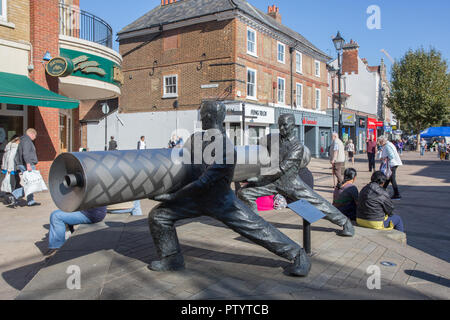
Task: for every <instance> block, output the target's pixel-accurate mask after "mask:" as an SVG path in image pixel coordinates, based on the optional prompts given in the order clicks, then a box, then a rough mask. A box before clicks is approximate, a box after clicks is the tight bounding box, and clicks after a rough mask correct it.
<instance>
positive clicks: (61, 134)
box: [0, 0, 122, 178]
mask: <svg viewBox="0 0 450 320" xmlns="http://www.w3.org/2000/svg"><path fill="white" fill-rule="evenodd" d="M0 3H1V6H0V161H1V158H2V155H3V150H4V148H5V146H6V144H7V143H8V141H9V140H10V139H11V137H12V136H14V135H23V134H24V133H25V131H26V129H27V128H35V129H36V130H37V132H38V136H37V139H36V141H35V145H36V149H37V154H38V159H39V164H38V169H39V170H40V171H41V173H42V175H43V176H44V178H47V176H48V171H49V168H50V166H51V163H52V162H53V160H54V159H55V157H56V156H58V155H59V154H60V153H61V152H71V151H78V149H79V148H80V147H83V143H82V141H83V140H86V139H85V137H83V135H82V128H81V127H82V124H81V123H80V120H82V119H83V117H84V116H85V114H87V113H89V111H90V110H91V109H93V108H94V106H97V108H98V104H97V105H96V104H95V102H97V101H98V100H100V99H102V100H108V99H115V100H117V97H118V96H119V95H120V83H121V81H122V80H121V79H120V66H121V62H122V58H121V57H120V55H119V54H118V53H117V52H115V51H114V50H112V49H111V47H112V30H111V27H110V26H109V25H108V24H107V23H106V22H104V21H103V20H101V19H100V18H98V17H95V16H93V15H90V14H88V13H86V12H84V11H82V10H80V8H79V5H80V3H79V0H0ZM94 20H95V23H96V26H95V28H96V32H97V35H96V36H94V33H93V30H92V29H89V27H86V26H87V25H89V22H92V21H94ZM83 63H84V64H83ZM113 102H114V100H113ZM112 104H113V103H112ZM79 107H80V108H79Z"/></svg>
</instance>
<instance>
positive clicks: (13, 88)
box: [0, 72, 79, 161]
mask: <svg viewBox="0 0 450 320" xmlns="http://www.w3.org/2000/svg"><path fill="white" fill-rule="evenodd" d="M78 105H79V101H78V100H74V99H70V98H67V97H64V96H61V95H59V94H57V93H54V92H52V91H50V90H47V89H45V88H43V87H41V86H39V85H38V84H36V83H35V82H33V81H32V80H30V79H29V78H28V77H26V76H24V75H20V74H13V73H6V72H0V161H1V159H2V158H3V153H4V150H5V147H6V145H7V144H8V142H9V141H10V140H11V138H12V137H13V136H15V135H18V136H22V135H23V134H25V131H26V129H28V128H29V121H28V120H29V116H28V114H29V111H32V110H29V109H30V108H32V107H47V108H56V109H60V112H63V113H65V114H71V113H72V109H75V108H78ZM31 123H32V122H31Z"/></svg>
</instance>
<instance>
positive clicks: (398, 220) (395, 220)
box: [384, 214, 405, 232]
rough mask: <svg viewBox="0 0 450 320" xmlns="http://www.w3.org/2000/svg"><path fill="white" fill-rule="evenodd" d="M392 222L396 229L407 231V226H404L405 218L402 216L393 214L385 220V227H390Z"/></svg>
mask: <svg viewBox="0 0 450 320" xmlns="http://www.w3.org/2000/svg"><path fill="white" fill-rule="evenodd" d="M390 222H392V223H393V224H394V229H395V230H398V231H401V232H405V228H404V227H403V220H402V218H401V217H400V216H398V215H396V214H394V215H393V216H391V217H389V218H388V219H387V220H386V221H385V222H384V227H385V228H389V226H390Z"/></svg>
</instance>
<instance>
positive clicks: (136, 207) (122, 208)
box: [106, 200, 142, 216]
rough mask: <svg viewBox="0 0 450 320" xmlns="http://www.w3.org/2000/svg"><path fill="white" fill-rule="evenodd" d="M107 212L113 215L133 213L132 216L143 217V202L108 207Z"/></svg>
mask: <svg viewBox="0 0 450 320" xmlns="http://www.w3.org/2000/svg"><path fill="white" fill-rule="evenodd" d="M106 211H107V212H108V213H111V214H124V213H131V215H132V216H142V209H141V202H140V201H139V200H137V201H134V202H126V203H120V204H115V205H111V206H108V207H107V208H106Z"/></svg>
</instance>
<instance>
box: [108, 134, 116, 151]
mask: <svg viewBox="0 0 450 320" xmlns="http://www.w3.org/2000/svg"><path fill="white" fill-rule="evenodd" d="M116 150H117V141H116V140H114V137H111V140H110V141H109V148H108V151H116Z"/></svg>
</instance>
